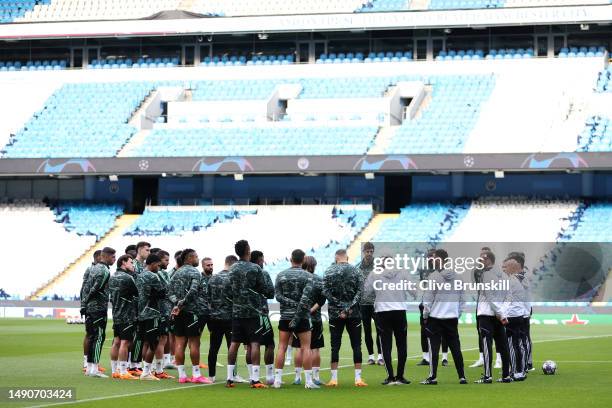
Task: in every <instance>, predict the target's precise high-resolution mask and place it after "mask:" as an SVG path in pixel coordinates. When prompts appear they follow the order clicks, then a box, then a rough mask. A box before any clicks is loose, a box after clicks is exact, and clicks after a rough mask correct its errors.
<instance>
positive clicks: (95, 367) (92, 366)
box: [87, 363, 98, 374]
mask: <svg viewBox="0 0 612 408" xmlns="http://www.w3.org/2000/svg"><path fill="white" fill-rule="evenodd" d="M96 371H98V365H97V364H94V363H87V374H95V373H96Z"/></svg>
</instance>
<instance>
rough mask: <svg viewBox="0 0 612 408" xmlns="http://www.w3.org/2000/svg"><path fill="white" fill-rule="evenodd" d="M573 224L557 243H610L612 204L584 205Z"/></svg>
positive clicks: (611, 240)
mask: <svg viewBox="0 0 612 408" xmlns="http://www.w3.org/2000/svg"><path fill="white" fill-rule="evenodd" d="M577 215H578V216H577V217H576V219H575V222H573V223H572V225H571V227H569V228H567V229H566V230H565V233H564V234H563V236H562V237H561V238H560V239H559V241H562V242H567V241H573V242H612V204H611V203H608V202H601V203H591V204H588V205H584V206H583V208H582V211H581V212H579V213H578V214H577Z"/></svg>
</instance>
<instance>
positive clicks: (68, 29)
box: [0, 5, 612, 40]
mask: <svg viewBox="0 0 612 408" xmlns="http://www.w3.org/2000/svg"><path fill="white" fill-rule="evenodd" d="M183 17H187V16H183ZM188 17H189V18H180V19H154V20H151V19H142V20H129V21H126V20H123V21H88V22H53V23H18V24H3V25H0V39H4V40H20V39H43V38H46V39H49V38H91V37H141V36H162V35H193V34H204V35H206V34H228V33H262V32H266V33H267V32H313V31H363V30H388V29H427V28H452V27H474V28H484V27H494V26H517V25H522V26H524V25H549V24H580V23H593V24H610V21H612V5H598V6H570V7H526V8H499V9H478V10H430V11H406V12H388V13H349V14H319V15H289V16H257V17H215V18H210V17H202V18H197V16H196V15H193V14H190V15H189V16H188ZM194 17H196V18H194Z"/></svg>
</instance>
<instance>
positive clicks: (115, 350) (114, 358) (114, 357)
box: [110, 336, 121, 378]
mask: <svg viewBox="0 0 612 408" xmlns="http://www.w3.org/2000/svg"><path fill="white" fill-rule="evenodd" d="M120 346H121V339H120V338H119V336H115V337H113V343H112V344H111V350H110V359H111V374H112V377H113V378H115V377H118V376H119V347H120Z"/></svg>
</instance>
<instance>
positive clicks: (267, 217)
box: [47, 205, 372, 297]
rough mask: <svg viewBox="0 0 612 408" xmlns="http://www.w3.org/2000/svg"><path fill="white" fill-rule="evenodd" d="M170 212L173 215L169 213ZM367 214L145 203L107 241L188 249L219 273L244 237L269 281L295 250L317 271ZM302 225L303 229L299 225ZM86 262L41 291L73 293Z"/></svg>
mask: <svg viewBox="0 0 612 408" xmlns="http://www.w3.org/2000/svg"><path fill="white" fill-rule="evenodd" d="M172 212H174V213H176V214H173V215H169V214H170V213H172ZM371 216H372V207H371V206H369V205H337V206H333V205H312V206H310V205H304V206H249V207H247V206H242V207H229V206H221V207H212V206H201V207H150V208H149V209H148V210H147V211H145V213H144V214H143V215H142V216H140V217H139V219H138V220H137V221H136V222H135V223H134V224H133V225H132V226H130V227H128V228H127V229H126V231H125V232H124V234H123V235H122V236H120V237H118V238H117V239H115V240H113V241H112V242H109V243H108V245H110V246H111V247H113V248H117V249H118V250H122V249H123V248H125V247H126V246H127V245H129V244H133V243H136V242H137V241H140V240H145V241H148V242H151V244H152V245H154V246H157V247H160V248H163V249H165V250H167V251H169V252H170V253H174V251H176V250H178V249H183V248H194V249H196V250H197V251H198V254H199V256H200V259H202V258H203V257H204V256H209V257H211V258H212V259H213V262H214V265H215V268H214V269H215V271H219V270H221V268H222V265H223V260H224V259H225V257H226V256H227V255H229V254H233V253H234V248H233V246H234V243H235V242H236V241H237V240H238V239H241V238H243V239H247V240H249V243H250V244H251V249H252V250H255V249H258V250H262V251H263V252H264V255H265V259H266V270H268V271H269V272H270V274H271V276H272V279H274V278H275V276H276V274H277V273H278V272H280V271H281V270H283V269H285V268H287V267H289V262H288V258H289V255H290V254H291V251H292V250H294V249H295V248H302V249H303V250H304V251H305V252H306V253H307V254H308V255H314V256H315V257H316V258H317V261H318V265H319V266H318V268H317V272H318V273H320V274H322V273H323V271H324V270H325V269H326V268H327V266H328V265H330V264H331V262H332V260H333V253H334V252H335V251H336V249H338V247H346V246H348V244H349V243H350V242H352V241H353V239H354V238H355V236H356V235H357V234H358V233H359V231H360V230H361V229H362V228H363V227H364V226H365V225H366V224H367V223H368V221H369V220H370V218H371ZM297 220H299V223H296V221H297ZM303 225H308V228H302V227H300V226H303ZM134 233H136V234H137V236H134V235H132V234H134ZM65 253H67V252H65ZM88 261H89V260H83V261H82V262H81V263H80V264H79V265H78V267H77V268H76V272H75V273H74V274H72V275H70V276H67V277H66V278H65V279H64V280H62V281H61V282H59V283H58V284H57V285H56V286H54V287H53V288H50V289H49V293H47V295H49V296H51V295H53V294H58V295H60V296H62V297H72V296H75V295H77V294H78V290H79V288H80V285H81V280H82V272H83V271H84V270H85V268H86V267H87V265H88Z"/></svg>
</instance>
